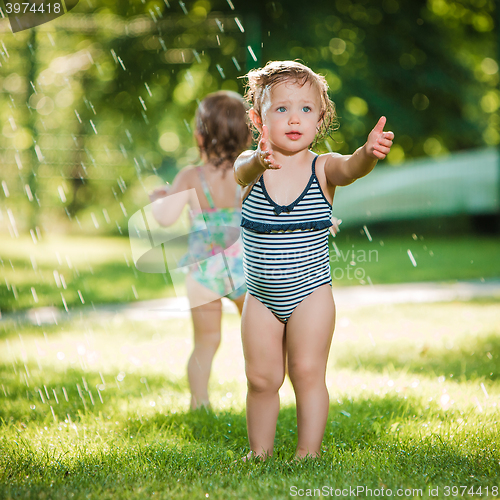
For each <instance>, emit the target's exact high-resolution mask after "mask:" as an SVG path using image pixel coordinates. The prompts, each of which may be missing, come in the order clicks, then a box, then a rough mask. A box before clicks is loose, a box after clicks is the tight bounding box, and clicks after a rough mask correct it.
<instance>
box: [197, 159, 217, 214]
mask: <svg viewBox="0 0 500 500" xmlns="http://www.w3.org/2000/svg"><path fill="white" fill-rule="evenodd" d="M196 170H197V172H198V176H199V178H200V182H201V187H202V188H203V194H204V195H205V196H206V197H207V201H208V205H209V206H210V208H215V203H214V200H213V198H212V193H211V192H210V188H209V187H208V182H207V179H206V178H205V174H204V173H203V168H202V167H196Z"/></svg>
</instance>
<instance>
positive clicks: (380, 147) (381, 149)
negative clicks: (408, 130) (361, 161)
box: [365, 116, 394, 160]
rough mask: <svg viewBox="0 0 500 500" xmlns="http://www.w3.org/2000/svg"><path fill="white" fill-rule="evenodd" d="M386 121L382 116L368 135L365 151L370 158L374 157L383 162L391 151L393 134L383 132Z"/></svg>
mask: <svg viewBox="0 0 500 500" xmlns="http://www.w3.org/2000/svg"><path fill="white" fill-rule="evenodd" d="M386 121H387V118H386V117H385V116H382V117H381V118H380V120H379V121H378V122H377V125H375V127H374V128H373V130H372V131H371V132H370V134H369V135H368V140H367V141H366V145H365V146H366V151H367V153H368V154H369V155H370V156H374V157H375V158H377V159H378V160H383V159H384V158H385V157H386V156H387V155H388V154H389V151H390V150H391V146H392V140H393V139H394V134H393V133H392V132H384V126H385V123H386Z"/></svg>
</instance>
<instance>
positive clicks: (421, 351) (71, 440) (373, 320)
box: [0, 300, 500, 500]
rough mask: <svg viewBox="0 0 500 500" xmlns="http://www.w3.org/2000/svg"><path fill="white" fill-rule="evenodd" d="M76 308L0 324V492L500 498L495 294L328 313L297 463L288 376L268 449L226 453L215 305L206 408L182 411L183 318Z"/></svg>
mask: <svg viewBox="0 0 500 500" xmlns="http://www.w3.org/2000/svg"><path fill="white" fill-rule="evenodd" d="M74 317H76V318H77V319H75V320H74V321H72V322H64V323H59V324H58V325H41V326H37V325H30V324H19V323H15V322H14V321H11V320H9V319H7V320H4V321H2V323H1V324H0V325H1V328H2V330H1V331H0V346H1V347H0V371H1V375H0V380H1V386H0V422H1V425H0V498H2V499H4V498H5V499H7V498H20V499H21V498H22V499H30V498H33V499H35V498H36V499H38V498H42V499H45V498H47V499H49V498H50V499H56V500H59V499H60V500H63V499H64V500H66V499H70V498H71V499H96V500H97V499H99V500H102V499H120V500H121V499H132V498H134V499H136V498H137V499H151V498H158V499H173V498H174V499H193V498H200V499H201V498H212V499H263V500H264V499H265V500H268V499H274V498H275V499H282V498H283V499H284V498H290V497H294V496H295V497H300V496H316V497H319V496H320V495H319V494H320V493H321V495H322V496H343V497H345V498H353V497H364V498H369V497H375V496H382V495H383V496H389V495H392V496H393V497H395V498H422V497H425V498H429V497H436V498H453V497H455V498H458V497H460V498H478V497H483V498H497V497H499V496H500V494H499V492H498V487H499V486H500V426H499V422H498V415H499V405H500V335H499V334H500V331H499V323H498V304H497V303H494V302H491V301H488V300H483V301H477V302H468V303H463V302H455V303H444V304H426V305H422V304H407V305H389V304H386V305H383V306H377V307H364V308H357V309H348V310H347V309H346V310H340V311H339V312H338V319H337V326H336V333H335V336H334V341H333V345H332V349H331V357H330V362H329V365H328V371H327V384H328V388H329V392H330V401H331V404H330V415H329V420H328V425H327V429H326V433H325V438H324V444H323V453H322V457H321V459H319V460H306V461H303V462H300V463H296V462H294V461H293V460H292V458H293V452H294V447H295V443H296V421H295V408H294V401H293V392H292V389H291V386H290V384H289V382H288V381H287V382H286V383H285V385H284V387H283V388H282V391H281V400H282V410H281V412H280V417H279V422H278V430H277V437H276V447H275V456H274V458H272V459H269V460H268V461H266V462H264V463H260V462H251V463H246V464H244V463H241V461H239V460H237V459H239V458H240V457H241V456H243V455H244V454H245V453H246V452H247V451H248V444H247V437H246V428H245V414H244V399H245V379H244V374H243V358H242V352H241V345H240V340H239V318H238V316H237V315H234V314H226V315H225V316H224V325H223V332H224V334H223V336H224V339H223V344H222V347H221V349H220V351H219V353H218V354H217V356H216V359H215V362H214V370H213V374H212V378H211V397H212V402H213V411H212V412H208V413H207V412H205V411H197V412H191V411H188V404H189V393H188V388H187V382H186V378H185V374H184V370H185V367H184V365H185V362H186V359H187V356H188V353H189V351H190V348H191V324H190V321H189V318H188V317H185V318H183V317H178V318H170V319H165V320H163V321H151V320H148V319H145V320H143V321H137V320H131V319H130V318H127V317H126V316H125V315H123V314H121V313H116V314H115V315H111V316H106V317H104V318H101V319H99V318H96V317H94V316H89V317H87V316H84V315H82V316H80V317H78V316H74ZM236 460H237V461H236ZM235 461H236V462H235Z"/></svg>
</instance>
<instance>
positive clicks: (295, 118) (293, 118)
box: [288, 111, 300, 125]
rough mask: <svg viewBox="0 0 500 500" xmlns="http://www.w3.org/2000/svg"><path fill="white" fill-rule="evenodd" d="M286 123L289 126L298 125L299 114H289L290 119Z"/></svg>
mask: <svg viewBox="0 0 500 500" xmlns="http://www.w3.org/2000/svg"><path fill="white" fill-rule="evenodd" d="M288 123H289V124H291V125H292V124H293V125H296V124H298V123H300V118H299V114H298V113H297V112H296V111H294V112H293V113H291V114H290V118H289V119H288Z"/></svg>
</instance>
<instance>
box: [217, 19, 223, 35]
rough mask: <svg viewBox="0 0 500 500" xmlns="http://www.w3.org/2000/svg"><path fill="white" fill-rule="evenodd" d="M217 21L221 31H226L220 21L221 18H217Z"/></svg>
mask: <svg viewBox="0 0 500 500" xmlns="http://www.w3.org/2000/svg"><path fill="white" fill-rule="evenodd" d="M215 22H216V24H217V26H218V27H219V30H220V32H221V33H224V25H223V24H222V23H221V22H220V20H219V19H217V18H215Z"/></svg>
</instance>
